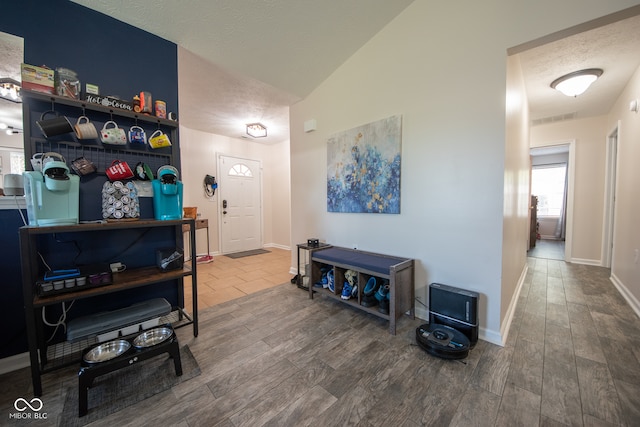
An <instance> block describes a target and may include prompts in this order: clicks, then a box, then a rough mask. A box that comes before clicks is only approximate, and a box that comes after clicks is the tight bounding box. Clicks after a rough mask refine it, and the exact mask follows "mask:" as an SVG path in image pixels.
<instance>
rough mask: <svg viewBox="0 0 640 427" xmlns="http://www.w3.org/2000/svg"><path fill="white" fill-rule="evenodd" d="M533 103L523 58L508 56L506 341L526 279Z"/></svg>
mask: <svg viewBox="0 0 640 427" xmlns="http://www.w3.org/2000/svg"><path fill="white" fill-rule="evenodd" d="M529 168H530V160H529V106H528V100H527V95H526V89H525V85H524V78H523V76H522V68H521V65H520V58H519V57H518V56H517V55H514V56H510V57H508V58H507V96H506V144H505V165H504V209H503V215H504V221H503V236H502V295H501V302H500V319H503V320H504V321H503V322H502V323H501V330H500V335H501V337H502V339H503V340H506V335H507V334H508V332H509V325H510V324H511V318H512V316H513V312H514V310H515V306H516V303H517V299H518V298H517V297H518V294H519V290H520V286H521V285H522V282H523V281H524V277H525V273H526V271H527V269H526V265H527V263H526V261H527V252H526V251H527V249H528V245H529V224H530V217H529V215H530V211H529V205H530V198H529V188H530V174H529Z"/></svg>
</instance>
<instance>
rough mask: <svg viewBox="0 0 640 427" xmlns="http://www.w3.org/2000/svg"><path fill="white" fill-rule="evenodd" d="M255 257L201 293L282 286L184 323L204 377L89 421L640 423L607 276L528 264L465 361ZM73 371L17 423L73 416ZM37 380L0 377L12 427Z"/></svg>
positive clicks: (632, 326)
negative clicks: (491, 330) (513, 299)
mask: <svg viewBox="0 0 640 427" xmlns="http://www.w3.org/2000/svg"><path fill="white" fill-rule="evenodd" d="M272 252H277V251H272ZM284 252H285V253H282V254H280V255H282V256H284V257H285V258H287V259H289V260H290V254H289V252H288V251H284ZM278 255H279V254H278V253H274V254H273V255H272V256H274V257H277V256H278ZM261 257H262V259H263V258H264V256H263V255H257V256H254V257H250V258H247V259H244V261H243V262H242V263H240V264H236V263H237V262H238V261H241V260H242V258H241V259H239V260H230V259H225V258H223V257H216V259H215V261H214V262H213V264H214V265H211V266H209V267H204V266H203V268H201V269H200V272H199V273H198V278H199V279H200V277H201V274H203V275H204V277H203V278H202V279H200V280H201V282H202V283H203V285H202V286H200V291H202V292H203V294H205V293H210V294H211V295H215V294H216V293H215V292H216V291H217V290H218V289H220V290H225V289H226V291H222V292H221V294H222V293H224V294H225V295H227V296H229V295H231V294H233V293H234V292H245V291H247V292H250V291H251V290H253V289H256V288H260V287H268V286H269V285H267V281H262V280H261V279H256V278H255V276H253V275H254V274H257V273H256V271H257V270H261V269H262V268H265V269H268V272H266V273H264V274H265V276H268V275H274V276H275V277H273V278H272V279H271V280H269V281H268V282H269V283H275V282H276V281H277V280H276V278H277V279H278V280H279V279H280V278H281V277H280V274H281V275H282V278H284V280H282V281H281V282H280V283H283V284H281V285H276V286H273V287H271V288H268V289H262V290H260V291H257V292H255V293H252V294H249V295H245V296H242V297H240V298H237V299H233V300H228V301H226V302H223V303H220V304H217V305H214V306H211V307H208V308H203V309H202V310H201V311H200V334H199V336H198V337H197V338H194V337H193V334H192V329H191V328H189V327H187V328H181V329H179V330H178V335H179V339H180V344H181V345H188V346H189V348H190V350H191V352H192V353H193V355H194V357H195V359H196V360H197V362H198V364H199V366H200V368H201V371H202V372H201V374H200V375H199V376H197V377H195V378H192V379H190V380H188V381H185V382H183V383H181V384H179V385H177V386H175V387H173V388H172V389H171V390H167V391H166V392H163V393H160V394H157V395H155V396H153V397H150V398H148V399H146V400H144V401H142V402H139V403H137V404H135V405H132V406H130V407H127V408H124V409H122V410H120V411H119V412H116V413H113V414H111V415H109V416H107V417H105V418H103V419H100V420H98V421H96V422H94V423H92V424H91V425H92V426H114V425H118V426H121V425H127V426H128V425H131V426H141V425H157V426H169V425H171V426H182V427H194V426H221V427H222V426H224V427H238V426H252V427H253V426H263V425H267V426H309V425H311V426H344V425H352V426H362V427H371V426H393V427H398V426H401V427H413V426H424V425H430V426H465V427H466V426H629V427H635V426H638V425H640V362H639V360H640V319H638V317H637V316H636V314H635V313H634V311H633V310H632V309H631V307H630V306H629V305H628V304H627V303H626V301H625V300H624V299H623V298H622V296H621V295H620V294H619V292H618V291H617V290H616V288H615V287H614V286H613V285H612V283H611V281H610V280H609V275H610V271H609V270H608V269H604V268H600V267H593V266H585V265H576V264H569V263H565V262H563V261H556V260H548V259H536V258H528V264H529V270H528V273H527V276H526V278H525V282H524V284H523V287H522V289H521V292H520V295H519V297H518V301H517V307H516V309H515V314H514V318H513V322H512V324H511V328H510V331H509V335H508V340H507V342H506V343H505V346H504V347H501V346H498V345H494V344H491V343H488V342H486V341H482V340H480V341H479V342H478V344H477V345H476V347H475V348H474V349H473V350H472V351H471V352H470V354H469V357H468V358H467V359H465V360H464V361H448V360H443V359H439V358H436V357H433V356H430V355H428V354H427V353H426V352H424V351H423V350H421V349H420V348H419V347H417V346H416V345H415V328H416V327H417V326H418V325H420V324H421V323H424V321H421V320H419V319H415V320H411V319H409V318H408V317H406V316H403V317H402V318H401V319H400V321H399V323H398V333H397V335H395V336H392V335H389V333H388V324H387V322H386V321H384V320H383V319H380V318H377V317H374V316H372V315H370V314H366V313H363V312H361V311H358V310H354V309H351V308H349V307H348V306H345V305H344V304H341V303H340V302H338V301H335V300H333V299H328V298H322V297H317V298H314V299H313V300H311V299H309V297H308V293H307V292H305V291H302V290H300V289H298V288H297V287H296V286H294V285H292V284H290V283H289V278H290V275H289V274H288V271H289V264H290V261H287V262H286V266H285V267H284V268H283V269H282V270H277V271H274V270H272V269H271V268H270V264H271V263H270V262H269V263H263V262H262V261H261ZM216 263H218V264H217V265H215V264H216ZM227 263H229V264H231V263H234V264H233V265H234V267H229V266H228V265H227ZM258 264H262V266H263V267H260V268H258V267H257V265H258ZM214 267H217V268H214ZM207 270H208V271H207ZM235 270H241V272H239V273H238V274H234V271H235ZM224 274H226V275H227V276H226V277H227V278H228V279H229V281H226V280H225V279H224V278H222V277H220V276H219V275H224ZM207 281H209V282H210V283H209V284H208V285H207V284H206V282H207ZM231 282H233V283H236V284H234V285H231V284H230V283H231ZM224 284H229V286H224ZM229 288H235V289H236V290H235V291H233V290H229ZM243 289H244V290H243ZM211 298H214V297H213V296H211ZM202 299H206V298H205V297H203V298H201V300H202ZM210 301H211V300H210ZM133 369H135V367H134V368H133ZM76 375H77V367H69V368H68V369H65V370H62V371H57V372H55V373H51V374H47V375H45V377H44V379H45V383H44V395H43V396H42V400H43V401H44V402H46V405H47V406H46V407H47V412H48V415H49V417H48V418H47V419H46V420H32V423H31V424H29V423H28V421H25V423H22V421H24V420H17V421H16V422H15V424H14V425H27V424H28V425H37V426H49V425H59V424H67V423H68V422H69V421H73V420H61V419H60V418H61V416H60V414H61V413H62V406H63V402H64V400H65V395H66V393H67V388H65V387H64V384H65V383H66V384H67V385H68V384H74V378H75V376H76ZM30 382H31V381H30V374H29V370H28V369H26V368H25V369H21V370H19V371H15V372H11V373H8V374H5V375H1V376H0V416H2V417H5V418H4V420H5V421H6V414H7V413H10V412H12V411H13V409H12V408H13V402H14V401H15V400H16V398H17V397H23V396H24V397H28V396H32V391H31V388H30ZM90 393H91V391H90ZM90 411H91V409H90ZM33 421H36V422H33ZM3 422H4V421H2V422H0V425H3Z"/></svg>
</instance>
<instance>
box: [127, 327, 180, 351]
mask: <svg viewBox="0 0 640 427" xmlns="http://www.w3.org/2000/svg"><path fill="white" fill-rule="evenodd" d="M172 335H173V329H171V328H168V327H166V326H161V327H159V328H153V329H149V330H148V331H145V332H143V333H141V334H140V335H138V336H137V337H136V338H135V339H134V340H133V345H134V346H136V347H137V348H146V347H152V346H154V345H158V344H160V343H161V342H163V341H166V340H167V339H169V338H171V336H172Z"/></svg>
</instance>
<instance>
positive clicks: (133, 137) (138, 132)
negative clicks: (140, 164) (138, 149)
mask: <svg viewBox="0 0 640 427" xmlns="http://www.w3.org/2000/svg"><path fill="white" fill-rule="evenodd" d="M129 142H130V143H132V144H143V145H144V144H146V143H147V134H146V133H145V131H144V129H142V128H141V127H140V126H131V128H129Z"/></svg>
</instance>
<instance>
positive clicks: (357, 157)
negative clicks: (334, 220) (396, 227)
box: [327, 116, 402, 214]
mask: <svg viewBox="0 0 640 427" xmlns="http://www.w3.org/2000/svg"><path fill="white" fill-rule="evenodd" d="M401 142H402V116H393V117H388V118H386V119H382V120H378V121H376V122H373V123H369V124H366V125H363V126H359V127H357V128H353V129H350V130H347V131H345V132H340V133H338V134H336V135H333V136H331V137H330V138H329V140H328V142H327V211H329V212H357V213H386V214H399V213H400V157H401V155H400V153H401V151H400V150H401Z"/></svg>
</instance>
